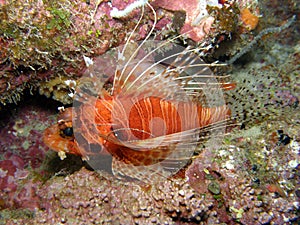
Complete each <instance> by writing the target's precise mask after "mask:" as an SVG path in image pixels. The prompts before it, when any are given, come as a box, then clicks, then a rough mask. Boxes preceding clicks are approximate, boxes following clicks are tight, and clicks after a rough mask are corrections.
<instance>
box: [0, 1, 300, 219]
mask: <svg viewBox="0 0 300 225" xmlns="http://www.w3.org/2000/svg"><path fill="white" fill-rule="evenodd" d="M21 2H22V4H21V3H20V2H18V1H10V2H8V1H0V7H1V12H0V14H1V17H2V18H4V19H3V21H1V22H2V24H1V26H4V29H1V31H0V52H1V53H0V57H1V60H0V61H1V66H0V67H1V72H0V93H1V95H0V101H1V103H2V104H6V103H9V102H15V101H18V100H19V99H20V96H19V95H20V94H24V98H23V100H22V101H21V102H19V104H18V105H17V106H15V105H9V104H8V105H6V106H5V107H2V111H1V114H0V154H1V157H0V188H1V191H0V224H245V225H246V224H253V225H261V224H297V223H298V221H299V207H300V185H299V184H300V166H299V153H300V126H299V118H300V114H299V113H300V112H299V99H300V79H299V73H300V71H299V64H300V42H299V33H297V32H299V23H295V24H293V26H292V27H291V28H288V29H287V30H284V31H283V32H281V33H280V34H274V35H270V36H266V37H264V38H263V39H262V41H260V42H259V43H258V46H259V47H258V48H255V49H254V50H253V51H252V52H249V53H247V54H246V55H245V56H244V57H241V58H239V59H237V60H236V62H235V64H233V65H231V66H230V67H226V68H222V71H220V72H224V71H225V72H226V73H227V74H231V77H232V79H233V81H234V82H236V86H237V87H236V89H235V90H232V92H226V94H225V95H226V98H227V101H228V104H229V105H230V106H231V108H232V113H233V115H235V116H236V117H237V121H242V123H239V124H237V125H236V124H235V125H234V126H232V127H228V130H230V131H231V133H230V134H229V133H228V134H226V136H225V137H224V140H223V143H222V145H221V146H218V147H219V148H216V149H214V148H212V149H207V148H206V147H205V146H204V147H203V146H201V150H199V154H198V155H195V159H193V161H192V162H191V164H190V165H188V166H187V167H186V168H185V169H184V170H182V171H180V172H179V173H178V174H177V176H176V177H171V178H170V179H169V180H164V181H162V182H160V183H157V184H153V185H152V186H147V185H145V184H143V183H138V182H134V181H131V182H130V181H121V180H116V179H115V178H114V177H113V176H112V175H111V174H110V172H111V171H102V170H101V171H99V172H98V171H97V172H96V171H91V170H89V169H90V168H89V166H88V165H85V163H84V162H82V161H81V159H79V158H78V157H74V156H69V155H68V157H67V158H66V159H65V160H63V161H61V160H60V159H59V157H58V156H57V155H56V154H55V153H54V152H52V151H48V148H47V147H46V146H45V145H44V144H43V143H42V141H41V136H42V132H43V130H44V129H45V128H46V127H48V126H49V125H50V124H53V123H54V121H55V120H56V118H55V115H56V113H57V107H58V106H60V104H61V103H59V102H56V101H54V100H52V99H49V97H53V98H54V99H56V100H59V101H61V102H63V103H64V104H68V103H71V101H70V100H71V99H70V98H71V96H72V93H73V92H72V91H73V89H72V88H73V85H75V84H74V82H76V78H77V77H78V76H80V73H81V72H82V71H83V70H84V67H85V66H84V64H83V60H82V55H87V56H89V57H93V56H96V55H97V54H100V53H102V52H104V51H105V50H106V49H107V48H109V47H112V46H116V45H118V44H120V43H121V42H123V41H124V38H125V36H127V35H128V33H130V32H131V29H132V28H133V27H134V26H135V24H136V21H137V19H138V17H137V15H136V12H139V10H138V9H135V10H134V11H133V13H132V14H130V15H129V18H130V20H128V19H124V18H119V19H113V18H109V19H107V15H109V14H108V13H109V12H110V10H111V8H112V7H116V8H117V9H118V10H123V9H125V8H126V6H128V4H131V3H133V2H134V1H133V0H130V1H126V2H125V1H117V0H116V1H111V3H112V6H109V4H108V1H84V2H83V1H80V2H79V1H73V2H69V1H60V2H58V1H52V3H45V2H43V1H24V2H23V1H21ZM155 2H156V1H155ZM155 2H154V1H153V2H151V1H150V3H151V4H152V3H153V5H155V4H154V3H155ZM162 2H164V1H162ZM176 2H177V1H174V5H176V4H175V3H176ZM181 2H182V1H181ZM190 2H192V1H190ZM195 2H196V1H195ZM198 2H199V1H198ZM198 2H197V3H198ZM219 2H220V4H223V5H225V4H229V3H228V2H231V1H219ZM238 3H239V4H238V5H237V6H233V5H231V6H229V7H228V8H226V7H225V6H223V7H222V8H219V7H217V8H218V9H215V10H214V7H216V6H212V7H211V8H210V7H207V12H208V13H209V15H211V16H212V17H214V18H215V21H216V24H222V28H220V29H222V31H224V33H225V34H226V31H229V32H228V34H233V35H235V36H236V37H235V39H234V38H233V40H232V42H230V41H229V40H225V41H224V36H222V35H220V36H218V35H216V36H215V39H214V41H216V42H214V43H217V44H216V45H219V43H221V42H222V43H223V45H220V48H219V49H220V50H224V49H225V51H223V52H222V53H220V52H214V55H213V56H212V58H214V59H222V58H223V57H224V58H225V60H226V59H227V58H226V57H231V56H232V55H234V54H235V53H236V52H238V51H240V49H241V48H243V46H246V45H247V43H249V42H250V41H251V40H252V39H253V37H254V36H255V35H256V34H257V33H258V32H259V31H261V30H262V29H263V28H265V27H270V24H273V25H274V26H278V25H279V24H281V23H282V22H284V21H286V20H287V19H288V18H291V15H292V14H296V12H299V8H297V2H296V1H292V0H290V1H287V2H286V4H285V5H283V4H281V1H272V2H271V1H268V2H267V1H262V2H261V3H260V4H262V5H258V4H257V1H249V0H243V1H238ZM251 3H252V4H251ZM43 4H52V5H43ZM229 5H230V4H229ZM279 5H282V6H283V7H278V6H279ZM174 7H176V6H174ZM177 7H178V6H177ZM257 7H258V8H259V12H260V14H262V16H261V17H260V18H259V23H258V24H257V26H256V28H255V29H254V30H251V31H250V30H248V29H246V27H244V24H242V21H241V20H240V19H241V18H240V14H239V13H240V10H242V9H244V8H247V9H249V10H250V11H251V13H254V15H257V14H258V11H257V10H258V9H257ZM100 8H101V10H104V11H102V12H105V14H104V15H102V14H99V13H100V12H101V10H100ZM222 9H223V10H225V11H226V9H228V10H231V9H232V10H234V11H233V12H234V14H238V15H235V18H234V20H235V21H234V22H232V21H229V22H226V21H225V20H223V19H224V18H228V17H227V16H228V14H227V13H223V12H224V11H222ZM156 10H157V12H158V17H159V21H158V24H157V29H158V31H157V33H155V35H156V37H159V38H163V37H167V36H168V35H171V34H172V33H173V32H174V30H178V31H180V29H181V27H182V26H184V24H186V23H190V21H191V20H193V19H195V18H194V17H192V16H190V12H188V9H186V10H187V12H185V13H184V12H183V13H182V12H177V11H176V10H177V8H176V9H174V10H175V11H172V10H171V11H170V12H169V11H168V10H165V9H164V8H156ZM211 10H212V11H211ZM297 10H298V11H297ZM68 12H70V13H68ZM17 13H18V14H17ZM272 13H273V14H274V15H276V17H274V16H269V15H272ZM184 14H188V15H189V16H190V18H189V19H188V20H186V19H185V18H184ZM174 15H180V16H182V17H180V18H177V19H178V20H175V18H173V16H174ZM44 17H45V18H46V19H41V18H44ZM33 18H35V19H33ZM93 18H94V20H93ZM101 18H102V19H101ZM222 18H223V19H222ZM102 20H104V21H109V23H110V24H112V25H113V27H114V28H116V29H110V28H107V27H105V26H102V25H100V22H99V21H102ZM218 21H219V22H218ZM224 21H225V22H224ZM238 21H239V22H238ZM152 22H153V18H151V16H146V17H145V18H144V21H143V22H142V24H143V25H142V26H141V27H140V28H139V29H138V32H137V33H136V34H135V37H134V38H135V39H136V40H138V39H142V38H144V37H145V34H147V31H148V30H149V27H151V24H152ZM176 22H178V23H179V25H178V27H176V28H175V24H174V27H173V28H172V29H173V30H172V29H170V30H168V28H169V27H170V24H172V23H176ZM221 22H224V23H221ZM231 22H232V23H231ZM90 23H92V24H93V26H92V27H93V29H91V26H89V24H90ZM180 23H181V24H180ZM104 24H105V23H104ZM172 25H173V24H172ZM119 27H122V29H119ZM98 30H99V31H98ZM100 31H101V32H100ZM219 31H220V30H219ZM210 32H212V33H213V32H215V31H214V25H212V27H211V31H210ZM234 32H236V33H234ZM82 34H84V37H83V36H82ZM215 34H220V33H218V31H216V33H215ZM222 34H223V32H222ZM225 36H227V34H226V35H225ZM216 39H218V40H216ZM225 39H226V38H225ZM105 40H106V41H107V40H109V41H111V42H110V43H107V42H105ZM224 46H225V47H224ZM45 53H48V54H45ZM217 72H218V71H217ZM216 74H217V73H216ZM34 88H37V89H38V90H39V92H40V94H42V95H46V96H47V97H48V98H46V97H45V96H44V97H42V96H39V95H38V94H35V95H30V93H27V92H26V91H25V92H24V90H26V89H28V92H30V90H31V89H34ZM202 147H203V149H202ZM199 148H200V147H199ZM108 163H109V162H108ZM105 168H107V167H105Z"/></svg>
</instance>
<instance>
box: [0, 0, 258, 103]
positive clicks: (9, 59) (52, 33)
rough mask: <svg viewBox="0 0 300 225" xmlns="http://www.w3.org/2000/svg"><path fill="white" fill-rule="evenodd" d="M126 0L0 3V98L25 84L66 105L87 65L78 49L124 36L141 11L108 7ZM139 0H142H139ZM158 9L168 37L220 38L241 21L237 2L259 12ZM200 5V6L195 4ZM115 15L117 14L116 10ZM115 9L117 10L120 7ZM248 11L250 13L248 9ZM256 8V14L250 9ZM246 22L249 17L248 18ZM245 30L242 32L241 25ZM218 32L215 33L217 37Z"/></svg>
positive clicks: (14, 95) (17, 93) (146, 26)
mask: <svg viewBox="0 0 300 225" xmlns="http://www.w3.org/2000/svg"><path fill="white" fill-rule="evenodd" d="M134 2H135V1H134V0H130V1H118V0H114V1H96V0H91V1H68V0H64V1H51V2H45V1H40V0H35V1H27V0H24V1H2V2H1V3H0V17H1V24H0V69H1V70H0V103H1V105H2V108H3V106H4V105H6V104H7V103H16V102H18V101H19V100H20V98H21V96H22V94H23V93H24V91H25V90H30V91H33V90H36V89H38V90H39V93H40V94H45V95H46V96H47V97H53V98H54V99H55V100H58V101H60V102H62V103H63V104H70V103H71V102H72V98H71V97H70V96H68V94H69V89H70V87H69V86H68V85H67V84H66V82H65V81H66V80H72V81H76V79H78V77H80V76H81V74H82V72H83V71H84V70H85V65H84V62H83V55H84V56H88V57H96V56H98V55H100V54H102V53H104V52H105V51H107V50H108V49H109V48H112V47H115V46H118V45H120V44H122V43H124V40H125V38H126V37H128V36H129V34H130V33H131V32H132V31H133V29H134V27H135V26H136V24H137V21H138V19H139V14H140V10H139V9H134V10H133V11H132V13H130V12H127V13H126V14H124V15H125V16H124V17H123V18H115V17H112V16H111V14H110V13H111V11H112V10H113V9H115V10H116V11H117V12H118V11H122V10H126V7H128V6H129V5H130V4H132V3H134ZM140 2H142V1H140ZM149 2H150V4H152V5H153V7H154V8H155V11H156V12H157V18H158V21H157V24H156V27H155V31H154V33H153V36H155V37H156V38H157V39H160V38H165V37H168V36H170V35H174V34H176V32H180V33H181V34H185V33H187V34H185V35H184V36H186V37H188V38H191V39H192V40H193V41H196V42H199V41H201V42H204V43H207V45H208V44H210V43H213V42H221V41H222V40H223V39H224V38H216V37H219V35H225V36H230V33H231V32H236V30H239V29H236V28H237V27H239V26H240V25H239V23H240V24H241V27H246V26H248V25H247V24H242V23H241V18H240V15H239V14H240V13H239V9H243V8H247V9H249V10H250V11H252V12H253V13H254V14H255V15H257V14H258V13H257V9H258V7H257V3H256V1H250V0H247V1H241V2H230V1H228V2H227V1H222V4H221V3H218V1H206V0H201V1H200V0H192V1H174V2H173V3H172V6H169V4H166V1H149ZM194 9H197V10H194ZM119 14H120V13H119ZM117 15H118V14H117ZM248 15H250V14H248ZM251 15H252V14H251ZM255 15H254V16H255ZM153 20H154V16H153V14H152V12H151V10H150V9H149V8H147V7H146V9H145V14H144V17H143V19H142V21H141V22H140V25H139V26H138V28H137V30H136V31H135V32H134V35H133V36H132V38H133V40H135V41H137V40H141V39H144V38H145V37H146V35H147V34H148V33H149V31H150V29H151V26H152V25H153ZM245 21H249V19H248V20H247V19H246V20H245ZM238 32H239V33H244V31H238ZM218 39H219V40H218Z"/></svg>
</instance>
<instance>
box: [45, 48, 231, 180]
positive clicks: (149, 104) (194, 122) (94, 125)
mask: <svg viewBox="0 0 300 225" xmlns="http://www.w3.org/2000/svg"><path fill="white" fill-rule="evenodd" d="M145 51H146V50H143V51H142V54H141V56H138V58H137V59H134V60H132V59H131V58H129V59H128V57H127V59H126V60H125V61H122V62H121V63H120V62H119V61H118V63H117V66H116V65H113V64H111V65H109V63H107V62H108V61H109V60H110V58H109V57H110V56H111V55H118V54H119V50H118V54H106V55H105V57H108V58H105V57H104V59H105V60H103V58H102V60H100V62H99V61H96V62H94V63H92V64H91V65H90V66H88V72H87V74H88V75H87V77H86V79H85V80H82V81H81V86H80V87H78V88H77V90H76V91H77V93H76V96H75V103H74V104H73V107H72V108H68V109H66V110H65V111H63V112H61V113H60V116H59V120H58V123H57V124H55V125H53V126H51V127H49V128H48V129H46V130H45V132H44V142H45V144H46V145H47V146H49V147H50V148H51V149H53V150H55V151H58V152H65V153H70V154H76V155H79V156H81V157H82V158H84V159H86V160H87V161H88V163H89V164H90V165H91V166H92V167H93V168H95V169H97V165H99V162H100V161H101V158H103V157H102V156H101V155H103V154H109V155H111V157H112V171H113V174H114V175H115V176H117V177H124V176H125V177H127V176H128V177H131V178H136V179H138V180H143V181H149V182H151V181H152V180H154V179H160V177H168V176H170V175H172V174H174V173H176V172H177V171H178V170H179V169H180V168H182V167H183V166H184V165H185V164H186V163H188V161H189V160H190V158H191V156H193V154H194V151H195V149H196V147H197V145H198V143H199V135H200V133H201V131H202V130H204V131H205V132H206V131H207V130H208V131H209V129H210V128H209V127H210V126H214V125H215V124H221V126H225V123H224V121H226V120H227V119H228V118H229V117H230V110H229V109H228V107H227V106H226V105H225V102H224V101H219V98H220V97H219V96H221V95H219V94H216V93H218V91H219V90H220V89H222V87H225V88H224V89H228V87H230V86H231V84H224V83H220V82H218V81H216V80H215V79H214V76H213V75H212V74H211V73H210V72H209V70H208V67H206V66H205V63H203V61H201V60H200V59H199V58H198V57H197V56H194V55H192V54H190V52H189V50H182V49H181V50H180V51H179V52H178V53H177V52H175V53H174V52H172V53H171V56H172V57H173V58H172V60H171V61H172V62H171V65H170V63H169V61H170V60H169V59H171V57H168V56H163V59H156V60H158V61H159V62H162V60H164V59H166V60H168V61H165V62H163V63H157V62H151V60H152V58H155V57H152V56H151V57H148V58H147V59H146V60H144V59H145V55H146V56H147V53H145ZM181 51H183V53H181ZM151 52H152V51H151ZM129 55H130V54H129ZM132 55H133V56H135V55H139V54H138V53H136V54H132ZM186 55H188V56H186ZM190 55H192V56H190ZM178 56H180V57H179V59H178ZM129 57H130V56H129ZM149 58H151V59H149ZM112 61H113V60H112ZM173 62H174V63H173ZM164 64H167V65H164ZM168 64H169V66H168ZM202 64H204V65H202ZM102 65H105V68H104V69H101V68H100V67H101V66H102ZM106 68H113V69H112V71H115V73H114V74H107V73H109V71H108V72H107V69H106ZM103 71H105V72H103ZM199 71H200V72H199ZM190 73H192V75H189V74H190ZM111 77H113V79H111ZM199 77H200V80H197V81H194V79H195V78H197V79H198V78H199ZM86 81H88V82H86ZM107 81H109V82H108V83H112V85H111V86H112V88H105V86H107ZM190 81H191V82H190ZM212 81H213V82H212ZM85 83H90V85H91V86H88V85H85ZM199 84H200V85H199ZM108 86H109V85H108ZM198 86H200V88H198V89H197V87H198ZM220 86H221V88H220ZM94 89H95V90H94ZM108 93H109V94H108ZM198 93H201V94H199V96H202V97H200V98H197V96H198ZM203 96H205V98H206V100H205V101H202V100H203ZM207 99H208V100H207ZM215 99H216V100H217V101H216V102H217V104H215ZM220 99H221V98H220ZM76 102H78V104H76ZM210 103H211V104H210ZM70 130H72V132H71V131H70Z"/></svg>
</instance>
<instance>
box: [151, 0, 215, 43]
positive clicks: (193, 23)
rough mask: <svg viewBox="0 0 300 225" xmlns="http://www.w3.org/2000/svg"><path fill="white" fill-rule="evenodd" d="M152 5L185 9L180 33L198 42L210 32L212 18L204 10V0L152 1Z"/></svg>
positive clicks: (176, 9) (173, 9) (174, 9)
mask: <svg viewBox="0 0 300 225" xmlns="http://www.w3.org/2000/svg"><path fill="white" fill-rule="evenodd" d="M153 5H156V6H159V7H161V8H164V9H167V10H171V11H181V10H183V11H185V12H186V19H185V22H184V25H183V27H182V28H181V30H180V33H181V34H185V35H186V36H187V37H189V38H191V39H192V40H194V41H196V42H198V41H201V40H202V39H204V37H205V36H206V35H207V34H208V33H209V32H210V29H211V27H212V24H213V23H214V18H213V17H212V16H210V15H209V14H208V12H207V10H206V6H207V3H206V1H202V0H201V1H199V0H187V1H173V2H172V4H170V2H169V1H164V0H163V1H161V0H158V1H154V2H153Z"/></svg>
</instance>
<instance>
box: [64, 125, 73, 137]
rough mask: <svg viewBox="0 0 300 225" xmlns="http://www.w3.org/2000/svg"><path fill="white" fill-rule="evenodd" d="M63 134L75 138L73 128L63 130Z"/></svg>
mask: <svg viewBox="0 0 300 225" xmlns="http://www.w3.org/2000/svg"><path fill="white" fill-rule="evenodd" d="M62 133H63V134H64V135H65V136H67V137H72V136H73V128H72V127H66V128H65V129H63V130H62Z"/></svg>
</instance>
